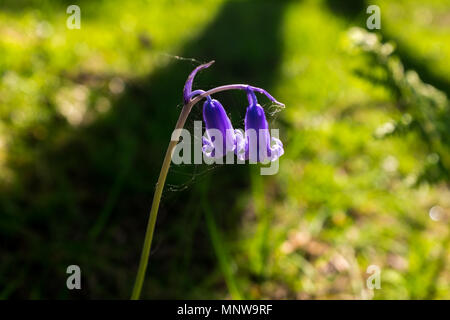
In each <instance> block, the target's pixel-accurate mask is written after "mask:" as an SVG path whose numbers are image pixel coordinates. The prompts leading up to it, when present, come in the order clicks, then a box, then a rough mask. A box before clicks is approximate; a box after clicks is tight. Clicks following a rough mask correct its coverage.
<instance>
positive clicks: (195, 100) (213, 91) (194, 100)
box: [190, 84, 284, 106]
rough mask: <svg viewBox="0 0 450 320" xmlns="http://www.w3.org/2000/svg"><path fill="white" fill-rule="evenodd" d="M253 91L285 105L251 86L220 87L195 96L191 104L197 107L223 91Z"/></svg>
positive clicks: (282, 104) (231, 85) (265, 92)
mask: <svg viewBox="0 0 450 320" xmlns="http://www.w3.org/2000/svg"><path fill="white" fill-rule="evenodd" d="M248 89H250V90H253V91H256V92H258V93H261V94H264V95H265V96H266V97H267V98H269V99H270V100H272V101H273V102H275V103H276V104H278V105H280V106H284V103H281V102H279V101H278V100H277V99H275V98H274V97H272V95H271V94H270V93H268V92H267V91H266V90H264V89H262V88H258V87H253V86H249V85H248V84H228V85H224V86H220V87H216V88H214V89H211V90H208V91H205V92H203V93H201V94H199V95H197V96H195V97H194V98H193V99H192V100H191V101H190V103H191V104H192V105H195V104H196V103H197V102H199V101H200V100H201V99H203V98H206V97H207V96H209V95H212V94H214V93H218V92H222V91H228V90H248Z"/></svg>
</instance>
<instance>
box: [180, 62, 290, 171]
mask: <svg viewBox="0 0 450 320" xmlns="http://www.w3.org/2000/svg"><path fill="white" fill-rule="evenodd" d="M213 63H214V61H211V62H208V63H206V64H202V65H200V66H198V67H196V68H195V69H194V70H193V71H192V72H191V74H190V75H189V77H188V78H187V80H186V84H185V86H184V89H183V99H184V104H185V105H186V106H189V108H191V107H192V106H193V105H194V104H196V103H197V102H198V101H200V99H203V98H206V99H207V100H206V102H205V104H204V105H203V120H204V121H205V125H206V137H203V149H202V150H203V153H204V154H205V155H206V156H207V157H211V158H221V157H223V156H224V155H226V154H227V153H228V152H231V151H234V152H235V153H236V155H237V157H238V159H239V160H250V162H252V163H256V162H262V163H266V162H269V161H275V160H277V159H278V158H279V157H281V156H282V155H283V153H284V149H283V144H282V143H281V141H280V140H279V139H278V138H276V137H273V136H272V137H271V136H270V133H269V125H268V123H267V120H266V115H265V113H264V109H263V108H262V107H261V105H259V104H258V100H257V99H256V95H255V92H258V93H261V94H264V95H265V96H267V97H268V98H269V99H270V100H271V101H273V102H274V103H276V104H278V105H281V106H284V104H282V103H280V102H278V101H277V100H276V99H275V98H274V97H272V96H271V95H270V94H269V93H268V92H267V91H266V90H264V89H261V88H257V87H253V86H249V85H246V84H230V85H225V86H220V87H216V88H213V89H210V90H208V91H203V90H194V91H192V83H193V81H194V78H195V75H196V74H197V72H199V71H200V70H202V69H206V68H208V67H209V66H210V65H211V64H213ZM225 90H246V92H247V97H248V101H249V106H248V107H247V112H246V115H245V132H242V131H240V130H234V129H233V126H232V124H231V121H230V119H229V118H228V116H227V114H226V111H225V109H224V108H223V106H222V104H221V103H220V102H219V101H217V100H215V99H212V98H211V95H212V94H213V93H217V92H220V91H225Z"/></svg>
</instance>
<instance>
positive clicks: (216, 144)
mask: <svg viewBox="0 0 450 320" xmlns="http://www.w3.org/2000/svg"><path fill="white" fill-rule="evenodd" d="M203 120H204V121H205V126H206V137H203V148H202V150H203V153H204V154H205V155H206V156H207V157H210V158H221V157H223V156H224V155H226V154H227V153H228V152H233V151H234V150H235V148H236V136H235V133H234V129H233V125H232V124H231V121H230V118H228V116H227V113H226V112H225V109H224V108H223V106H222V104H221V103H220V102H219V101H218V100H216V99H211V97H210V96H208V97H207V100H206V101H205V104H204V105H203Z"/></svg>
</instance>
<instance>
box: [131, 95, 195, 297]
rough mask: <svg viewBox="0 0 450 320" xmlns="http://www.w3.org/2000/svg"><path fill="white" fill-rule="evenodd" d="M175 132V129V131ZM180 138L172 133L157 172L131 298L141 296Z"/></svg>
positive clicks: (181, 119) (179, 126)
mask: <svg viewBox="0 0 450 320" xmlns="http://www.w3.org/2000/svg"><path fill="white" fill-rule="evenodd" d="M192 105H193V104H192V103H188V104H186V105H184V106H183V109H182V110H181V113H180V116H179V117H178V121H177V124H176V126H175V130H177V129H182V128H183V127H184V124H185V122H186V119H187V117H188V115H189V113H190V112H191V109H192ZM175 132H176V131H175ZM179 139H180V134H179V133H175V136H174V135H172V139H171V141H170V143H169V146H168V147H167V151H166V155H165V156H164V161H163V164H162V167H161V171H160V173H159V178H158V182H157V183H156V188H155V194H154V196H153V202H152V208H151V209H150V216H149V219H148V224H147V231H146V232H145V239H144V245H143V247H142V253H141V260H140V262H139V268H138V272H137V275H136V281H135V282H134V287H133V293H132V294H131V299H132V300H138V299H139V297H140V296H141V291H142V285H143V284H144V278H145V272H146V270H147V265H148V257H149V255H150V249H151V246H152V239H153V233H154V230H155V224H156V217H157V216H158V209H159V203H160V201H161V195H162V192H163V189H164V183H165V182H166V177H167V173H168V172H169V168H170V162H171V161H172V153H173V150H174V148H175V146H176V145H177V143H178V140H179Z"/></svg>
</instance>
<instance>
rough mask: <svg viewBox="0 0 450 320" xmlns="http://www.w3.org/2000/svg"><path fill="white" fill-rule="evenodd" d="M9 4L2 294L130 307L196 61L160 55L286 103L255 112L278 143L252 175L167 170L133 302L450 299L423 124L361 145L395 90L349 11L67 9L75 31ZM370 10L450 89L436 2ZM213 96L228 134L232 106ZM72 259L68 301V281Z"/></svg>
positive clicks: (104, 5)
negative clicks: (364, 46) (373, 282)
mask: <svg viewBox="0 0 450 320" xmlns="http://www.w3.org/2000/svg"><path fill="white" fill-rule="evenodd" d="M22 2H23V3H22V6H20V7H18V6H17V4H15V2H14V1H6V2H3V3H2V4H0V56H1V58H0V235H1V236H2V238H4V239H6V240H5V246H4V247H3V248H2V249H0V255H1V256H2V261H1V262H0V297H1V298H13V297H20V298H82V299H83V298H84V299H86V298H128V296H129V294H130V292H131V286H132V283H133V280H134V276H135V272H136V270H137V264H138V259H139V252H140V249H141V245H142V241H143V237H144V225H145V223H146V220H147V212H148V209H149V205H150V201H151V196H152V192H153V189H154V187H153V186H154V183H155V181H156V178H157V172H158V169H159V166H160V163H161V159H162V156H163V152H164V150H165V149H164V148H165V146H166V143H168V141H169V136H170V132H171V128H172V127H173V125H174V124H175V121H176V116H177V112H179V110H180V109H179V108H178V107H177V106H179V104H180V103H181V90H182V84H183V81H184V79H185V77H186V76H187V74H188V72H189V71H190V69H192V67H193V66H194V65H196V62H193V61H185V60H180V59H177V58H175V57H174V55H179V56H182V57H188V58H194V59H196V60H198V61H202V62H203V61H206V60H209V59H215V60H216V61H217V62H216V64H215V65H214V66H213V67H212V68H211V70H208V71H205V72H203V73H202V74H201V75H200V76H199V78H198V82H197V84H196V87H202V88H210V87H212V86H214V85H219V84H223V83H226V82H239V83H241V82H249V83H251V84H253V85H257V86H263V87H265V88H267V89H268V90H270V92H271V93H272V94H273V95H274V96H275V97H276V98H277V99H278V100H279V101H282V102H284V103H285V104H286V108H285V109H283V110H281V111H280V112H277V113H274V114H272V116H270V117H269V118H270V119H269V120H270V123H271V126H272V127H274V128H280V135H281V139H282V141H283V143H284V145H285V151H286V153H285V155H284V156H283V157H282V158H281V160H280V171H279V173H278V174H277V175H275V176H269V177H268V176H260V175H259V168H258V167H252V166H223V167H220V168H215V169H212V170H210V168H207V167H206V166H196V167H193V166H181V167H172V168H171V173H170V176H169V186H168V187H167V188H166V192H165V193H164V195H163V200H162V207H161V213H160V216H159V217H158V219H159V220H158V223H157V226H156V234H155V248H154V250H153V251H152V254H151V256H150V264H149V271H148V273H147V276H148V280H147V282H146V286H145V287H144V291H143V297H144V298H235V299H238V298H250V299H260V298H275V299H285V298H291V299H316V298H319V299H330V298H335V299H371V298H373V299H417V298H431V299H448V298H450V292H449V291H448V288H449V287H450V272H449V266H448V263H449V261H448V256H449V253H450V249H449V247H448V246H449V241H450V240H449V239H450V231H449V229H448V225H447V223H448V217H449V212H450V190H449V188H448V179H447V180H446V178H445V177H444V176H442V177H444V178H443V179H441V180H439V182H436V181H427V180H424V181H423V182H422V181H421V182H420V183H416V182H417V181H418V180H419V178H420V176H421V174H422V173H423V172H424V171H423V170H424V167H427V166H428V165H429V163H430V159H432V158H433V157H432V156H431V158H430V154H431V153H432V149H430V146H429V143H428V142H427V140H426V139H425V138H424V136H423V135H422V134H420V132H418V131H415V130H408V131H406V133H404V134H401V135H393V136H389V137H386V138H384V139H378V138H377V137H376V132H377V130H379V128H380V127H382V126H383V125H385V124H386V123H390V122H396V121H401V119H403V118H404V114H405V112H406V111H405V109H404V108H405V105H403V103H404V99H403V100H402V98H405V97H403V96H402V95H401V94H400V95H399V94H398V92H397V91H396V88H395V87H393V85H392V84H388V85H386V84H383V83H375V82H374V81H370V80H368V79H366V78H365V77H361V76H360V75H359V74H358V72H357V71H358V70H359V71H361V70H362V71H363V72H364V73H365V74H370V75H372V76H373V77H374V78H376V79H381V80H386V79H387V74H386V71H385V70H384V69H383V68H382V67H381V66H380V65H378V64H376V63H374V62H373V61H372V60H370V59H367V57H366V56H365V55H364V54H361V53H357V54H355V53H352V52H350V51H351V50H349V43H348V42H349V41H348V30H349V28H351V27H352V26H359V27H364V26H365V19H366V17H367V15H366V14H365V4H364V3H363V2H360V3H361V7H362V9H361V10H358V11H356V12H355V11H354V10H351V8H347V7H342V6H339V5H337V7H339V8H340V9H339V10H337V8H336V4H335V3H334V1H331V0H330V1H325V0H320V1H312V0H305V1H280V2H268V3H265V4H264V5H258V4H256V3H254V2H251V1H234V0H233V1H195V2H194V1H181V0H179V1H169V0H167V1H162V0H161V1H143V0H142V1H139V0H135V1H126V2H119V1H101V2H95V3H94V2H90V1H82V2H81V3H80V6H81V10H82V22H81V23H82V28H81V30H68V29H66V27H65V20H66V18H67V14H66V13H65V8H66V6H67V4H66V2H64V1H56V2H53V1H52V2H50V1H48V2H47V1H22ZM377 3H378V4H379V5H380V7H381V15H382V29H381V30H380V31H379V34H380V35H381V36H382V37H383V39H386V40H390V41H392V42H393V43H394V44H395V45H396V51H395V54H396V55H398V58H399V59H400V61H402V63H403V64H404V65H405V67H406V68H407V69H414V70H416V71H417V72H418V74H419V76H420V77H421V78H422V80H423V81H425V82H426V83H429V84H431V85H433V86H435V87H437V88H438V89H440V90H442V91H443V92H445V93H447V94H449V93H450V85H449V84H450V78H449V76H448V74H449V71H450V70H449V64H448V63H447V61H448V59H449V57H450V41H449V40H450V39H449V38H450V33H449V31H448V30H450V28H449V26H450V22H449V21H450V20H449V17H450V6H449V5H448V4H447V3H446V1H431V2H427V3H426V4H424V3H422V2H419V1H400V2H395V3H393V2H392V1H378V2H377ZM422 13H424V14H422ZM261 30H262V31H261ZM405 30H407V31H408V32H405ZM382 82H383V81H382ZM384 82H385V81H384ZM218 98H220V99H221V101H222V99H223V101H224V105H225V106H226V108H227V111H228V112H230V113H231V115H232V120H233V124H234V125H235V126H236V127H242V123H243V112H244V111H243V110H244V106H245V97H244V96H241V95H239V94H237V93H236V94H234V93H233V94H229V95H226V94H224V95H219V96H218ZM447 103H448V102H447ZM406 105H407V107H408V108H411V109H409V110H416V109H417V108H419V107H420V104H415V103H414V101H413V103H409V104H406ZM417 110H418V109H417ZM269 111H272V110H269ZM200 118H201V112H200V106H198V110H194V112H193V114H192V116H191V117H190V118H189V121H192V120H198V119H200ZM187 127H188V128H192V126H191V125H189V124H188V126H187ZM449 128H450V125H449V124H447V125H445V123H444V125H443V128H441V129H442V130H443V131H442V132H448V130H449ZM441 129H440V130H441ZM445 130H446V131H445ZM443 143H444V146H445V141H444V139H443ZM447 146H448V144H447ZM438 174H440V173H438ZM442 177H441V178H442ZM173 190H175V191H173ZM176 190H181V191H176ZM436 205H438V206H440V207H442V208H444V211H445V216H444V218H443V219H442V220H441V221H433V220H432V219H430V217H429V210H430V208H431V207H433V206H436ZM74 263H76V264H79V265H80V266H81V269H82V272H83V277H84V278H83V286H84V288H85V289H84V290H82V291H81V292H68V290H66V289H65V277H66V274H65V267H66V266H68V265H69V264H74ZM369 265H377V266H379V267H380V268H381V287H382V288H381V289H380V290H373V291H372V290H369V289H367V287H366V279H367V277H368V276H369V274H367V273H366V270H367V267H368V266H369Z"/></svg>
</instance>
